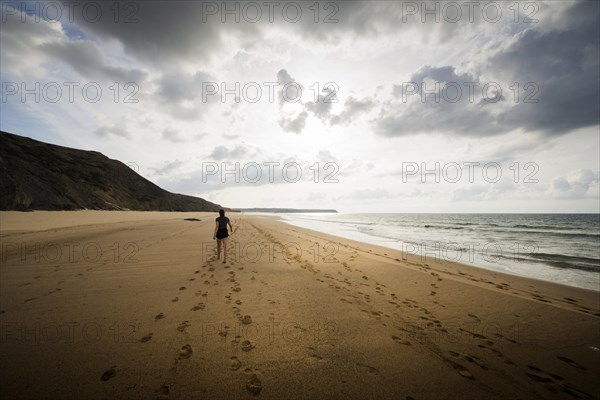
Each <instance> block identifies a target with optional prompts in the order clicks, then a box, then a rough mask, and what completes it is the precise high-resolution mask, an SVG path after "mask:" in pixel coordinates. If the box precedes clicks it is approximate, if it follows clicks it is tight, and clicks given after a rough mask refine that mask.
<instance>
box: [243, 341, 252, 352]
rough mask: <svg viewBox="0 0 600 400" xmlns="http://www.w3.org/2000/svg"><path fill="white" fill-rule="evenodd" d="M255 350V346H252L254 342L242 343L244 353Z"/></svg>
mask: <svg viewBox="0 0 600 400" xmlns="http://www.w3.org/2000/svg"><path fill="white" fill-rule="evenodd" d="M253 348H254V345H253V344H252V342H251V341H249V340H244V341H243V342H242V350H243V351H245V352H248V351H250V350H252V349H253Z"/></svg>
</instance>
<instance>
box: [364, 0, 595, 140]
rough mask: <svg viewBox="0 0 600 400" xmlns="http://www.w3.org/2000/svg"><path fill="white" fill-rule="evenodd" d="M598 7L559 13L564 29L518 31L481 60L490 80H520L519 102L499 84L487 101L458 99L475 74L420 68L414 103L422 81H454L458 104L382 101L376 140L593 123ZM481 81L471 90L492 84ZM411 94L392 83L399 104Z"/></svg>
mask: <svg viewBox="0 0 600 400" xmlns="http://www.w3.org/2000/svg"><path fill="white" fill-rule="evenodd" d="M599 9H600V3H599V2H581V3H576V4H575V5H574V6H573V7H571V8H569V9H568V10H566V11H565V13H564V15H563V19H562V20H563V21H564V26H566V28H561V29H554V30H550V31H543V32H542V31H537V30H535V29H527V30H525V31H523V32H521V33H517V34H516V35H515V36H514V37H513V38H512V41H511V42H510V43H509V44H508V45H507V46H506V47H505V48H503V49H501V50H500V51H498V52H497V53H495V54H493V55H492V56H490V57H489V58H488V59H487V60H483V61H482V62H481V65H487V66H488V71H486V72H487V75H488V76H497V77H499V78H501V80H502V81H504V82H511V84H514V83H515V82H516V83H519V85H520V90H519V97H518V99H515V98H514V94H513V92H512V91H511V90H510V89H509V87H506V86H505V87H504V88H503V95H502V96H500V95H498V96H495V95H494V91H493V90H492V91H490V92H488V93H490V95H488V96H487V97H486V98H485V99H483V98H479V100H477V101H476V102H474V103H472V102H470V101H467V96H465V95H464V85H465V83H467V82H479V78H478V77H476V76H473V75H471V74H468V73H463V74H457V73H456V72H455V68H454V67H452V66H443V67H430V66H425V67H423V68H421V69H420V70H419V71H417V72H416V73H415V74H413V76H412V77H411V78H410V82H415V83H417V84H418V85H419V88H418V90H417V91H416V95H417V96H418V97H419V98H420V97H421V96H420V94H421V93H422V87H423V86H422V85H424V84H425V85H427V83H428V82H429V83H432V82H439V83H441V84H443V83H444V82H453V83H457V84H458V85H460V86H463V96H462V97H461V98H460V100H459V101H457V102H451V101H447V98H448V96H446V97H444V96H443V95H442V96H441V101H436V100H435V97H434V96H432V95H426V96H425V100H424V101H423V102H420V101H417V102H412V103H407V102H405V101H400V102H397V103H391V104H388V105H386V106H384V107H382V110H381V112H380V115H379V117H378V118H377V119H376V120H374V121H373V123H374V129H375V132H376V133H378V134H380V135H382V136H402V135H410V134H412V133H432V132H451V133H455V134H458V135H467V136H468V135H474V136H485V135H494V134H500V133H505V132H509V131H511V130H514V129H523V130H525V131H530V132H531V131H538V132H542V133H545V134H549V135H559V134H564V133H568V132H570V131H572V130H574V129H577V128H582V127H587V126H594V125H597V124H598V123H600V117H599V110H600V100H599V99H600V96H599V94H598V93H599V91H600V79H599V75H598V70H599V68H600V62H599V50H598V49H599V44H600V43H599V42H600V32H599V22H598V21H600V12H599ZM479 83H480V85H479V86H478V87H477V90H478V91H479V93H481V92H480V91H481V88H482V85H484V84H486V83H492V82H483V81H482V82H479ZM526 85H527V86H526ZM428 87H429V88H431V87H432V84H430V85H429V86H428ZM440 88H442V89H443V85H442V86H440ZM412 89H414V88H411V87H409V86H407V85H406V84H403V85H395V86H394V89H393V94H394V96H396V98H401V99H402V98H403V97H402V96H403V95H407V91H409V90H412ZM428 92H429V91H428ZM411 95H412V94H411ZM509 96H510V98H509ZM409 97H410V96H406V97H405V98H404V99H406V98H409ZM506 102H509V103H510V107H508V108H507V107H500V108H498V106H497V104H501V103H506ZM504 105H506V104H504Z"/></svg>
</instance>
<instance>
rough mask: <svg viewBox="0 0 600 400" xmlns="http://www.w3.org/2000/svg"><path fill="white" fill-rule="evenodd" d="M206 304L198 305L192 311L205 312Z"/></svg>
mask: <svg viewBox="0 0 600 400" xmlns="http://www.w3.org/2000/svg"><path fill="white" fill-rule="evenodd" d="M204 307H205V305H204V303H198V304H196V305H195V306H194V307H192V311H198V310H204Z"/></svg>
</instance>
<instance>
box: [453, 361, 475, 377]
mask: <svg viewBox="0 0 600 400" xmlns="http://www.w3.org/2000/svg"><path fill="white" fill-rule="evenodd" d="M446 361H447V362H448V363H449V364H450V365H451V366H452V368H454V369H455V370H456V372H458V374H459V375H460V376H462V377H463V378H467V379H475V377H474V376H473V374H472V373H471V371H469V370H468V369H467V368H465V367H463V366H462V365H460V364H459V363H457V362H454V361H452V360H448V359H446Z"/></svg>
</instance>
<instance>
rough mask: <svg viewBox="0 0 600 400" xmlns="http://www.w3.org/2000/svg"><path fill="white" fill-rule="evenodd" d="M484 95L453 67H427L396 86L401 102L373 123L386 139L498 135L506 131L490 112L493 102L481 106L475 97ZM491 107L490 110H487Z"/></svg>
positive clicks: (492, 96) (472, 80)
mask: <svg viewBox="0 0 600 400" xmlns="http://www.w3.org/2000/svg"><path fill="white" fill-rule="evenodd" d="M471 87H472V88H473V90H474V91H473V93H475V92H477V90H475V88H478V91H479V92H481V90H482V84H481V83H480V82H479V81H478V79H476V78H475V77H474V76H472V75H470V74H467V73H464V74H457V73H456V72H455V68H454V67H452V66H444V67H439V68H436V67H431V66H424V67H423V68H421V69H420V70H419V71H417V72H416V73H415V74H413V75H412V76H411V77H410V79H409V80H408V81H407V82H405V83H403V84H401V85H394V88H393V95H394V96H395V97H396V99H397V102H396V103H393V104H390V105H384V107H383V108H382V111H381V112H380V115H379V116H378V117H377V118H376V119H375V120H374V121H373V123H374V129H375V132H376V133H378V134H380V135H382V136H402V135H411V134H416V133H431V132H453V133H457V134H462V135H480V134H498V133H501V132H503V131H504V128H503V127H502V126H501V125H500V124H499V123H498V121H497V120H496V119H495V117H494V116H493V114H492V110H491V109H490V108H489V104H493V103H494V102H495V100H493V99H495V98H496V97H499V96H497V95H496V94H495V93H494V94H490V96H489V99H492V101H491V102H489V103H488V102H483V103H482V102H480V101H479V97H476V96H475V95H474V94H473V95H472V96H471V92H470V88H471ZM486 105H487V106H486Z"/></svg>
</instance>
